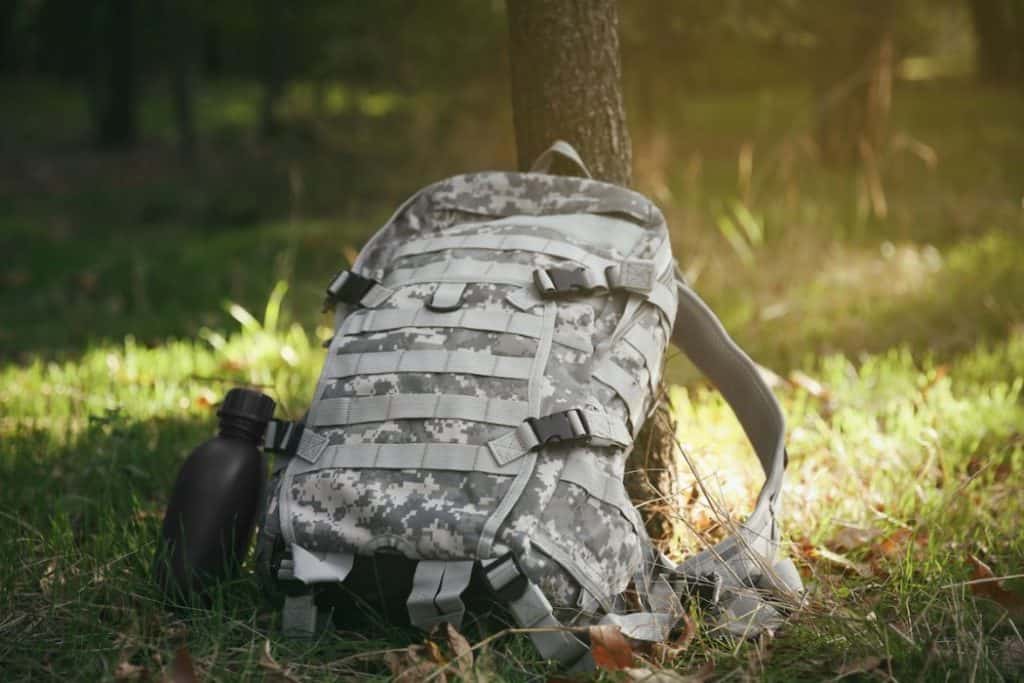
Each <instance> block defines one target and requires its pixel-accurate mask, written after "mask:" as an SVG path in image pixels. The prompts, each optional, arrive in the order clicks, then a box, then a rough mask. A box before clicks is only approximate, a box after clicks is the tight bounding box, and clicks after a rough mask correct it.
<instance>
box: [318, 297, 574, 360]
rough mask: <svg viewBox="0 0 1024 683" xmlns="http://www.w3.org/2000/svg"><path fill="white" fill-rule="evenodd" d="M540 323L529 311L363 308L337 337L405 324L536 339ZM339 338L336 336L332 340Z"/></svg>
mask: <svg viewBox="0 0 1024 683" xmlns="http://www.w3.org/2000/svg"><path fill="white" fill-rule="evenodd" d="M543 325H544V318H543V316H539V315H534V314H532V313H507V312H505V311H481V310H475V309H464V310H459V311H453V312H451V313H437V312H435V311H430V310H427V309H425V308H418V309H414V310H408V309H397V310H363V311H356V312H354V313H353V314H352V315H350V316H348V317H347V318H346V319H345V321H344V322H343V323H342V324H341V326H340V327H339V329H338V335H339V336H347V335H355V334H364V333H368V332H388V331H391V330H400V329H403V328H406V327H412V328H416V327H433V328H453V329H466V330H478V331H480V332H497V333H502V334H516V335H519V336H523V337H531V338H533V339H538V338H540V336H541V332H542V328H543ZM341 341H343V340H341V339H338V338H337V337H336V342H339V345H340V342H341ZM554 341H555V342H557V343H558V344H561V345H563V346H568V347H570V348H573V349H576V350H577V351H583V352H584V353H590V352H592V351H593V350H594V346H593V344H591V343H590V341H589V340H588V339H586V338H585V337H583V336H582V335H578V334H572V333H567V334H555V336H554Z"/></svg>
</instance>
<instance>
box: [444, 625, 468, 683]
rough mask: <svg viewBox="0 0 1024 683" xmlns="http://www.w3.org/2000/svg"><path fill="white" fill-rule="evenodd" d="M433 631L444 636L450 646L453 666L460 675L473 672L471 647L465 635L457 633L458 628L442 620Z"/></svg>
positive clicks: (464, 675)
mask: <svg viewBox="0 0 1024 683" xmlns="http://www.w3.org/2000/svg"><path fill="white" fill-rule="evenodd" d="M435 633H437V635H439V636H441V637H443V638H444V642H445V643H447V644H448V647H449V648H451V651H452V654H453V659H454V661H455V667H456V669H457V670H458V672H459V675H460V676H463V677H467V676H469V675H470V674H471V673H472V672H473V648H472V647H470V645H469V641H468V640H466V637H465V636H464V635H462V634H461V633H459V630H458V629H457V628H455V627H454V626H452V625H451V624H449V623H448V622H444V623H442V624H438V626H437V627H436V628H435Z"/></svg>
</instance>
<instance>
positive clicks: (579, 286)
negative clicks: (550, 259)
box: [533, 268, 607, 298]
mask: <svg viewBox="0 0 1024 683" xmlns="http://www.w3.org/2000/svg"><path fill="white" fill-rule="evenodd" d="M533 283H534V284H535V285H536V286H537V291H539V292H540V295H541V296H542V297H545V298H551V297H555V296H559V295H571V294H588V293H591V292H595V291H601V290H606V289H607V287H605V286H603V285H601V284H600V283H598V282H596V281H595V279H594V275H593V273H592V272H591V271H589V270H587V269H586V268H573V269H568V268H539V269H537V270H535V271H533Z"/></svg>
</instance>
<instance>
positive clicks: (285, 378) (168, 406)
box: [0, 283, 1024, 674]
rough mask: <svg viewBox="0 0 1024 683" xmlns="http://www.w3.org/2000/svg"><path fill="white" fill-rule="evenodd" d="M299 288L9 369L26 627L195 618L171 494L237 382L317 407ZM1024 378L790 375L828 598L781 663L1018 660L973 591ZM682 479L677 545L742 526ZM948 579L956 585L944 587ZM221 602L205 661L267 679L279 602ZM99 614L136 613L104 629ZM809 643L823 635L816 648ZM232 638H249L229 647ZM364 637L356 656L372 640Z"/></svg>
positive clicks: (714, 422) (112, 633) (0, 570)
mask: <svg viewBox="0 0 1024 683" xmlns="http://www.w3.org/2000/svg"><path fill="white" fill-rule="evenodd" d="M286 291H287V287H286V286H285V285H284V284H283V283H280V284H278V285H277V286H276V287H275V288H274V290H273V292H272V293H271V295H270V297H269V300H268V302H267V305H266V307H265V309H264V310H263V312H262V315H261V316H260V317H257V316H256V315H253V314H252V313H251V312H249V311H247V310H245V309H243V308H242V307H240V306H237V305H236V304H230V303H229V304H227V307H228V309H229V311H230V314H231V315H232V316H233V317H234V318H235V320H237V321H238V324H239V328H238V329H236V330H235V331H234V332H231V333H229V334H222V333H217V332H215V331H210V330H207V331H204V333H203V337H204V341H170V342H167V343H165V344H163V345H160V346H157V347H154V348H144V347H142V346H140V345H139V344H137V343H136V342H135V341H133V340H132V339H130V338H129V339H126V340H125V341H124V342H123V343H122V344H113V345H103V346H99V347H95V348H92V349H89V350H88V351H86V352H85V353H84V354H82V356H81V357H80V358H78V359H76V360H73V361H66V362H61V363H58V362H44V361H34V362H32V363H30V364H29V365H27V366H24V367H18V366H6V367H4V368H3V369H2V370H0V388H2V391H0V412H2V413H3V415H4V417H3V421H2V423H0V433H2V436H3V439H0V442H2V443H3V446H2V447H0V477H2V478H3V480H4V481H7V482H17V485H16V486H13V487H12V486H7V487H4V488H3V494H2V495H3V499H2V500H3V508H4V510H5V511H6V514H11V515H15V517H16V518H17V519H18V520H19V525H20V526H18V527H15V529H16V531H15V532H14V533H12V534H8V535H5V536H4V538H3V539H2V540H0V559H2V561H0V579H2V581H3V583H4V585H8V586H13V587H14V591H13V592H7V593H5V594H4V598H3V600H4V603H5V604H4V605H3V610H4V611H5V612H7V613H24V614H34V613H38V612H39V611H40V610H46V611H48V614H49V616H48V618H47V619H46V620H43V621H35V622H31V623H30V624H28V625H23V626H22V627H21V628H22V629H28V630H29V632H31V633H33V634H34V637H35V638H42V639H44V640H45V639H47V638H51V639H52V638H58V637H61V636H60V634H61V633H64V632H65V630H66V629H69V628H75V629H78V630H79V631H80V636H79V638H80V639H81V642H80V643H79V644H80V645H81V646H82V647H86V646H88V647H90V648H91V649H93V650H94V651H96V652H98V653H99V655H98V656H99V657H100V659H101V661H105V662H107V663H106V664H105V665H104V666H106V667H112V666H113V664H114V663H115V660H117V658H118V657H119V656H121V655H119V652H122V651H123V645H122V644H123V642H124V640H123V639H124V638H126V637H127V638H130V639H133V642H138V643H139V644H140V645H139V647H141V648H142V649H141V650H135V652H143V653H145V652H148V653H150V655H156V654H159V653H160V651H161V650H160V648H161V646H160V645H158V644H155V643H154V641H152V639H151V636H147V634H148V633H150V629H151V628H152V626H144V624H145V623H147V620H150V621H152V620H156V623H162V624H163V626H162V627H160V628H162V629H169V628H181V625H180V622H175V620H174V619H175V618H174V617H172V616H171V615H168V614H165V613H163V612H162V610H161V608H160V607H159V604H158V602H157V601H156V599H155V595H154V593H153V589H152V588H151V587H150V586H149V584H148V579H147V578H146V577H147V570H146V562H148V560H147V558H148V556H149V554H150V552H151V549H152V542H153V538H154V537H155V530H156V526H155V525H156V523H157V521H158V519H159V515H160V510H161V506H162V504H163V496H165V495H166V489H167V486H168V485H169V482H170V480H171V478H172V477H173V476H174V472H175V469H176V467H177V465H178V464H179V463H180V462H181V459H182V458H183V457H184V456H185V454H186V453H187V452H188V450H189V449H190V448H191V447H192V446H194V445H195V444H196V443H197V442H198V441H199V440H200V439H201V438H202V435H203V434H208V433H209V432H210V430H211V429H212V427H213V424H214V421H213V418H212V415H211V411H212V410H213V408H214V404H215V403H216V402H217V401H219V400H220V397H221V396H222V395H223V393H224V391H225V390H226V389H227V388H228V387H230V386H233V385H236V384H239V385H255V386H259V387H261V388H263V389H264V390H265V391H267V392H268V393H270V394H271V395H273V396H274V397H275V398H276V399H278V400H279V401H280V402H281V403H282V404H283V405H285V406H286V407H287V410H288V411H289V412H290V413H291V414H293V415H296V414H298V413H299V412H300V411H301V410H302V408H303V406H304V405H305V404H306V403H308V400H309V396H310V392H311V391H312V387H313V383H314V381H315V378H316V375H317V372H318V371H319V367H320V364H321V362H322V358H323V351H322V349H321V347H320V344H319V343H318V342H319V340H320V339H321V338H322V337H324V336H326V335H327V334H328V333H329V329H328V328H326V327H325V328H322V329H318V330H317V332H316V333H315V334H310V333H309V332H307V331H306V330H304V329H303V328H302V327H300V326H298V325H296V324H289V323H287V322H286V321H285V318H286V316H285V315H284V313H283V312H282V306H283V302H284V299H285V294H286ZM680 362H681V361H672V365H678V364H679V363H680ZM805 373H806V374H805ZM1022 376H1024V333H1016V334H1013V335H1011V336H1010V337H1009V338H1007V339H1006V340H1005V341H1004V342H1001V343H998V344H993V345H991V346H988V347H984V346H982V347H978V348H976V349H975V350H973V351H971V352H969V353H967V354H964V355H962V356H960V357H957V358H956V359H955V360H953V361H951V362H937V361H935V360H931V359H929V358H927V357H916V356H914V355H913V354H912V353H911V352H909V351H907V350H894V351H890V352H887V353H883V354H880V355H873V356H864V357H862V358H861V359H860V360H859V361H857V362H856V363H855V362H852V361H851V360H849V359H848V358H846V357H844V356H842V355H832V356H829V357H826V358H824V359H822V360H820V361H818V362H815V363H813V364H812V365H809V366H807V367H806V369H805V371H804V372H794V373H792V374H790V375H788V376H786V377H776V378H775V379H774V381H775V383H776V391H777V392H778V394H779V395H780V397H781V400H782V402H783V406H784V409H785V412H786V414H787V416H788V418H789V424H790V438H789V453H790V468H789V473H788V486H787V489H786V503H785V505H784V508H783V509H784V513H785V518H784V529H785V536H786V539H787V544H786V547H787V548H788V552H789V553H790V554H791V555H792V556H793V557H795V558H796V560H797V563H798V565H799V567H800V568H801V571H802V573H803V574H804V576H805V579H806V580H807V582H808V588H809V594H808V599H809V603H808V607H807V609H806V610H805V611H804V612H802V613H800V614H798V615H797V616H796V618H795V621H794V622H793V624H792V625H791V626H790V630H789V631H788V634H789V635H786V632H784V633H783V635H782V637H781V639H780V640H778V641H777V642H776V644H775V648H776V655H775V656H777V657H780V658H788V657H795V658H796V660H795V661H794V662H793V663H792V666H793V667H794V670H800V668H801V666H805V667H807V669H808V670H820V666H821V661H818V660H815V657H819V658H820V657H824V658H826V659H827V658H828V657H830V656H831V655H830V654H828V653H829V652H831V651H832V650H831V649H832V648H835V647H841V648H842V649H843V650H844V651H847V653H848V654H847V656H849V657H854V656H859V655H858V653H862V652H863V653H883V655H884V656H886V657H896V656H899V657H901V658H902V659H901V660H900V661H902V662H904V664H906V663H909V662H919V663H920V662H923V661H925V660H926V659H928V660H929V661H931V662H932V664H930V665H929V666H933V667H939V668H940V669H941V670H951V671H952V670H959V671H967V670H970V669H971V667H973V666H975V665H976V663H975V660H974V659H973V658H975V657H978V656H983V659H982V662H981V664H980V666H982V667H983V669H982V670H984V671H995V670H997V669H998V666H999V665H998V662H997V660H998V657H1000V656H1002V655H1001V654H1000V652H1001V650H999V648H1001V647H1004V645H1003V644H1004V642H1009V641H1005V639H1006V638H1012V629H1011V625H1012V622H1010V621H1007V620H1006V618H1005V612H1004V611H1002V612H1001V611H1000V610H1001V609H1002V608H1000V607H999V606H998V605H997V604H993V603H991V602H989V603H986V601H984V600H976V599H974V598H973V597H972V596H971V593H970V591H968V590H967V588H965V587H964V586H963V583H962V582H963V581H965V580H967V579H969V578H970V577H971V576H972V573H971V572H972V569H971V564H970V562H969V557H970V556H972V555H976V556H978V557H983V558H984V559H985V561H986V562H989V563H991V564H992V565H993V567H994V568H995V569H994V571H996V572H997V573H998V574H1009V573H1013V572H1015V571H1019V570H1020V567H1021V562H1022V559H1024V539H1022V537H1021V533H1020V528H1019V519H1021V516H1022V515H1024V509H1022V505H1024V501H1022V500H1021V499H1020V496H1019V491H1020V489H1021V486H1022V485H1024V438H1022V436H1021V432H1020V429H1021V425H1022V424H1024V403H1022V392H1024V386H1022V384H1024V380H1022V379H1021V377H1022ZM670 396H671V400H672V404H673V407H674V410H675V414H676V417H677V419H678V430H679V431H678V433H679V436H680V439H681V442H682V444H683V446H684V448H685V449H686V451H687V453H688V454H689V456H690V458H691V459H692V461H693V462H694V463H696V465H697V468H698V470H699V472H700V474H701V476H702V477H703V481H704V484H705V485H706V487H707V488H708V490H709V491H710V492H711V494H712V496H713V497H714V498H716V499H717V503H716V505H717V508H716V509H720V510H724V511H725V512H726V513H727V514H728V515H729V516H730V517H731V518H732V519H733V520H735V519H740V518H742V516H743V515H745V514H746V513H747V512H748V511H749V510H750V508H751V506H752V504H753V499H754V497H755V495H756V492H757V488H758V486H759V484H760V481H761V475H760V473H759V471H758V466H757V464H756V460H755V459H754V457H753V455H752V454H751V453H750V452H749V451H748V447H747V445H746V441H745V439H744V438H743V436H742V432H741V431H740V429H739V427H738V425H737V423H736V422H735V420H734V419H733V418H732V416H731V414H730V413H729V410H728V407H727V406H726V404H725V403H724V402H723V401H722V399H721V397H720V396H719V395H718V394H717V392H714V391H713V390H712V389H711V388H710V387H707V386H705V385H702V384H696V385H689V386H685V387H684V386H674V387H672V388H671V391H670ZM29 444H33V446H29ZM681 469H682V470H683V476H682V481H681V486H680V492H679V496H678V499H677V500H676V501H674V502H675V505H676V509H677V510H678V514H679V517H680V521H681V522H684V524H681V525H680V528H681V529H682V531H681V532H680V533H679V535H678V538H677V547H676V553H675V554H676V555H678V556H682V555H684V554H685V553H686V552H692V551H693V550H695V549H697V548H698V547H699V546H700V543H701V541H700V540H699V539H698V536H700V537H701V538H702V539H703V540H705V541H706V540H709V539H714V538H717V537H720V536H721V535H722V533H723V530H724V527H725V526H726V525H727V524H729V523H731V521H730V520H729V519H723V518H721V517H720V516H719V515H718V513H717V512H716V511H715V509H713V508H712V506H710V505H709V504H708V501H707V500H705V499H703V498H702V496H701V495H700V494H699V492H698V491H697V490H696V489H695V479H694V477H693V475H692V474H690V473H687V472H686V468H685V467H682V468H681ZM43 492H47V495H52V496H54V503H53V505H52V506H47V507H39V506H38V505H37V504H36V503H37V500H38V496H39V495H43ZM694 532H696V534H695V533H694ZM76 539H77V540H76ZM118 558H120V559H118ZM936 586H953V588H947V589H943V590H940V591H939V592H938V593H935V590H936V588H935V587H936ZM957 586H959V588H957ZM71 595H77V596H86V598H85V599H84V600H83V599H81V598H76V599H74V600H69V599H68V597H69V596H71ZM118 595H120V596H122V597H118ZM125 596H128V597H125ZM131 596H134V597H131ZM222 599H223V603H222V607H221V608H220V611H215V612H213V613H211V614H209V615H197V619H196V620H193V621H192V622H191V625H190V627H189V628H190V632H191V634H192V635H191V642H192V645H191V651H192V654H193V656H194V657H195V658H196V659H197V661H200V662H201V663H202V665H203V667H205V668H206V669H207V670H233V671H239V670H247V667H250V666H253V663H252V662H250V661H248V660H244V661H243V660H239V659H238V657H239V656H242V655H239V653H240V652H244V651H245V648H244V646H243V643H244V641H245V639H246V638H249V637H251V636H250V635H246V634H253V633H256V634H260V635H258V638H263V637H264V635H263V634H266V637H271V638H272V639H273V638H274V630H273V624H272V621H271V616H270V614H271V613H269V612H265V611H262V610H263V608H261V607H260V604H261V603H260V600H259V597H258V594H257V592H256V588H255V586H254V585H253V584H252V583H251V581H249V580H246V581H243V582H242V583H241V584H239V585H238V586H236V587H234V588H230V589H228V590H227V592H226V593H225V595H224V596H223V598H222ZM94 605H107V607H106V609H116V615H117V616H115V617H113V618H112V619H113V620H112V621H108V622H97V621H95V620H94V619H93V617H92V611H93V609H94V607H93V606H94ZM218 615H219V616H218ZM908 615H909V616H908ZM1000 615H1003V616H1002V617H1001V616H1000ZM175 623H178V624H179V626H174V624H175ZM32 624H34V625H32ZM73 625H74V626H73ZM4 628H8V627H4V626H0V631H3V629H4ZM978 628H984V629H986V630H987V631H988V632H989V633H990V634H992V635H991V636H990V637H988V638H987V639H986V640H984V641H982V643H981V645H978V646H977V647H980V648H982V649H981V650H979V649H977V647H976V648H975V649H971V650H964V649H963V648H962V647H960V646H959V645H957V644H958V643H961V642H962V639H963V638H966V637H968V636H969V635H970V634H972V633H975V632H976V629H978ZM33 629H34V630H33ZM965 629H966V630H965ZM972 629H973V630H972ZM4 632H5V631H4ZM895 632H898V634H901V635H896V636H895V639H894V633H895ZM807 633H811V634H813V635H814V637H813V640H812V641H811V644H810V645H808V644H806V643H805V644H804V645H803V646H801V645H799V644H798V643H799V642H800V638H802V635H801V634H807ZM204 634H205V635H204ZM2 635H3V633H2V632H0V637H2ZM700 638H701V639H702V640H701V646H700V647H699V648H694V649H693V653H691V654H687V655H686V656H685V657H686V658H689V659H685V658H684V662H683V663H684V664H685V663H686V662H691V663H694V664H696V663H699V661H700V660H699V659H698V656H701V657H706V656H711V657H713V658H715V659H717V660H719V661H720V663H721V664H722V665H723V666H727V665H728V664H727V662H729V661H730V660H731V658H732V657H734V656H735V654H736V651H735V650H734V648H733V646H732V645H728V644H724V643H722V642H720V641H717V640H715V638H713V637H712V636H710V635H708V634H702V635H701V636H700ZM230 642H235V643H237V644H238V645H239V646H241V647H242V649H241V650H239V649H235V650H232V649H231V648H223V647H221V645H222V644H224V643H230ZM329 642H330V643H335V640H331V641H329ZM345 642H346V641H344V639H341V640H337V642H336V643H335V644H336V645H337V646H338V647H341V645H343V644H344V643H345ZM119 643H122V644H119ZM929 643H933V644H931V645H929ZM379 645H380V643H379V642H377V643H375V644H374V645H373V646H374V647H377V646H379ZM280 647H283V648H284V649H283V650H282V649H279V650H278V655H277V656H279V657H284V658H289V657H298V658H299V660H301V661H305V662H306V664H304V667H305V668H308V670H309V672H310V673H311V674H314V673H316V672H321V673H326V671H327V670H326V669H322V668H318V667H320V666H321V665H320V664H316V663H315V662H314V660H310V659H308V654H307V655H299V652H298V651H297V650H295V649H294V648H293V647H292V646H288V645H281V646H280ZM345 647H346V648H348V650H347V651H348V652H349V653H350V654H351V652H352V651H353V648H355V651H359V650H360V647H362V646H360V645H359V644H358V643H356V644H352V643H349V644H348V645H345ZM1007 647H1008V646H1007ZM807 648H810V650H808V649H807ZM19 652H20V650H19V649H18V648H16V647H15V648H13V649H12V648H11V647H10V646H8V649H7V650H6V653H7V656H9V657H15V658H17V657H20V656H21V655H19ZM289 653H290V654H289ZM697 653H701V654H700V655H698V654H697ZM816 653H818V654H816ZM979 653H981V654H979ZM26 656H28V655H26ZM800 657H804V658H805V659H806V661H805V662H802V663H801V660H800V659H799V658H800ZM243 659H244V657H243ZM62 661H63V663H61V662H62ZM316 661H320V660H316ZM327 661H329V660H327ZM53 662H55V664H54V663H52V664H51V665H53V666H57V667H58V668H62V667H65V666H69V665H70V664H71V663H70V661H64V660H61V659H60V658H56V659H54V660H53ZM815 662H817V663H815ZM815 666H817V667H819V668H818V669H815V668H814V667H815Z"/></svg>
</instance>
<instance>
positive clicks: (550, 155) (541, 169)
mask: <svg viewBox="0 0 1024 683" xmlns="http://www.w3.org/2000/svg"><path fill="white" fill-rule="evenodd" d="M555 157H560V158H562V159H565V160H566V161H569V162H571V163H572V164H573V165H574V166H575V167H576V168H577V169H579V170H580V171H582V172H583V175H585V176H586V177H587V178H591V179H593V177H594V176H592V175H590V169H588V168H587V165H586V164H585V163H583V159H582V158H581V157H580V155H579V152H577V151H576V149H575V148H574V147H573V146H572V145H570V144H569V143H568V142H566V141H565V140H555V141H554V142H553V143H551V146H550V147H548V148H547V149H546V150H544V152H543V153H542V154H541V155H540V156H539V157H537V159H536V161H534V162H533V165H532V166H530V173H547V172H548V170H549V169H550V168H551V164H552V163H553V162H554V161H555Z"/></svg>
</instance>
